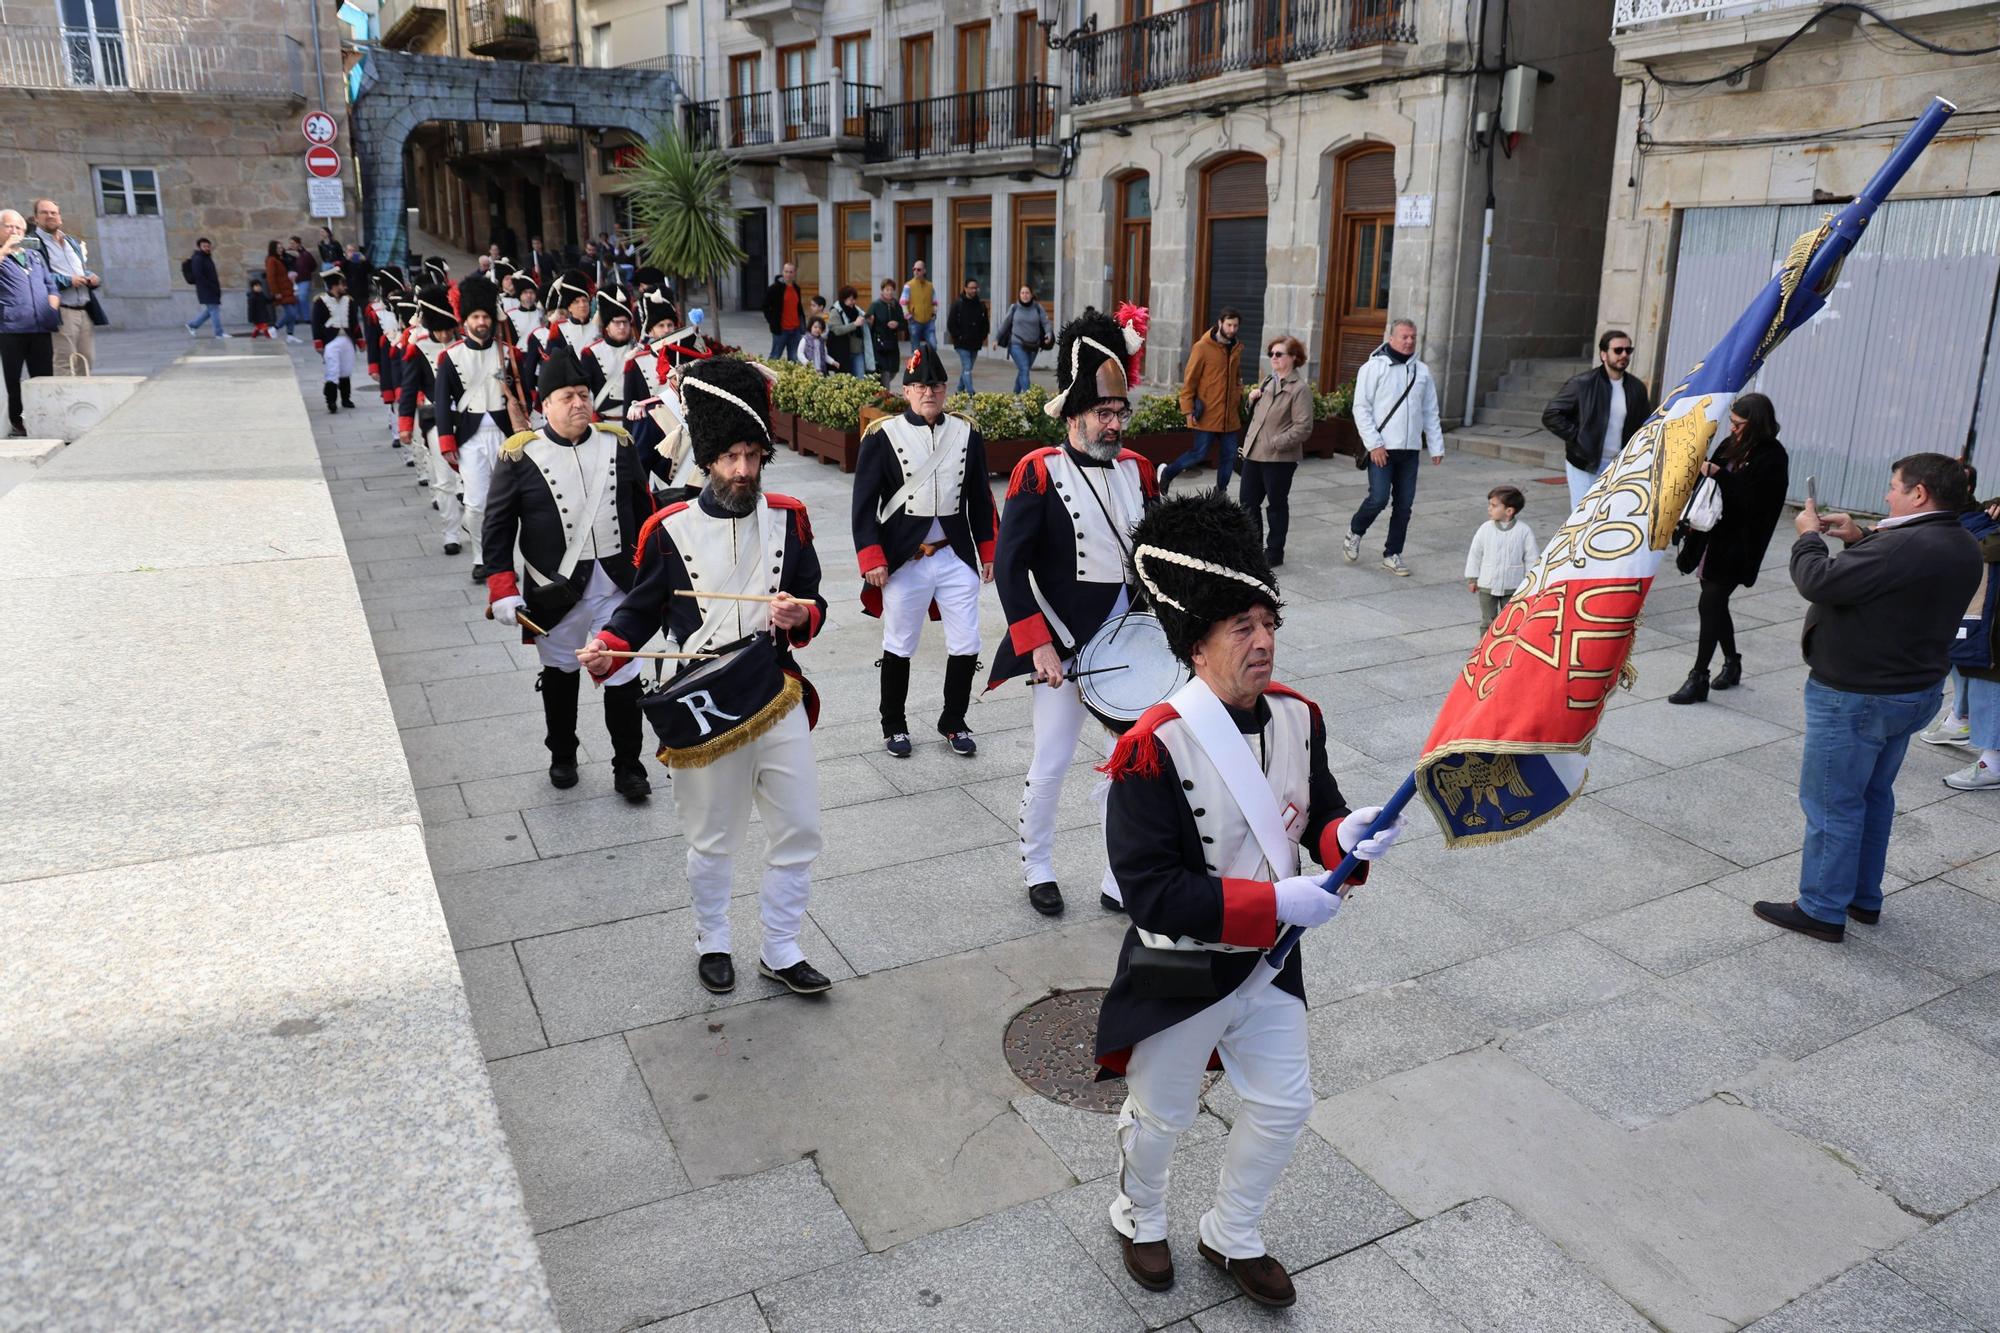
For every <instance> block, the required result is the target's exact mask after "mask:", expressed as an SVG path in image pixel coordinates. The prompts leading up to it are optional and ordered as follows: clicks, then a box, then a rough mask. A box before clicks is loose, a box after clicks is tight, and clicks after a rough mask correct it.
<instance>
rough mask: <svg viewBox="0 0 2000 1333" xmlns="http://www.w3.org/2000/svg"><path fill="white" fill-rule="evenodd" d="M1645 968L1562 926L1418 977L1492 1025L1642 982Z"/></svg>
mask: <svg viewBox="0 0 2000 1333" xmlns="http://www.w3.org/2000/svg"><path fill="white" fill-rule="evenodd" d="M1650 979H1651V977H1650V975H1649V974H1648V973H1647V972H1646V971H1645V969H1643V968H1641V967H1638V966H1636V965H1634V964H1633V963H1630V962H1628V961H1626V960H1625V959H1623V958H1620V957H1619V956H1618V955H1617V954H1615V953H1612V952H1611V951H1610V950H1609V949H1606V948H1604V947H1603V946H1602V945H1599V944H1595V943H1592V942H1591V941H1590V940H1587V939H1585V938H1583V936H1581V935H1577V934H1574V933H1571V932H1568V931H1565V932H1562V933H1560V934H1556V935H1545V936H1543V937H1542V938H1541V939H1538V940H1530V941H1529V942H1528V943H1526V944H1519V945H1516V946H1514V947H1513V948H1511V949H1506V950H1503V951H1501V952H1499V953H1494V954H1488V955H1486V956H1485V957H1483V958H1475V959H1472V960H1471V961H1469V962H1464V963H1459V964H1457V965H1456V966H1454V967H1448V968H1446V969H1445V970H1444V971H1442V972H1439V973H1438V974H1437V975H1435V976H1432V977H1428V978H1426V979H1425V981H1424V986H1425V988H1426V989H1428V990H1430V991H1432V992H1433V993H1434V994H1436V995H1438V996H1439V997H1441V998H1442V999H1444V1000H1445V1001H1447V1002H1449V1003H1450V1004H1452V1005H1453V1006H1455V1007H1456V1008H1458V1009H1460V1010H1462V1011H1464V1012H1465V1013H1467V1014H1470V1015H1472V1016H1473V1017H1475V1018H1478V1019H1482V1020H1484V1021H1485V1022H1486V1023H1488V1024H1490V1025H1491V1026H1492V1027H1494V1028H1495V1029H1508V1028H1513V1029H1521V1028H1531V1027H1534V1026H1535V1025H1536V1024H1538V1023H1546V1022H1547V1021H1548V1020H1550V1019H1551V1018H1555V1017H1557V1016H1558V1015H1561V1014H1565V1013H1568V1012H1569V1011H1570V1010H1572V1009H1577V1008H1581V1007H1583V1006H1586V1005H1595V1004H1601V1003H1603V1002H1604V1001H1605V1000H1608V999H1610V998H1611V997H1612V996H1614V995H1618V994H1621V993H1623V992H1625V991H1629V990H1632V989H1635V988H1636V987H1639V986H1643V985H1645V984H1646V982H1647V981H1649V980H1650Z"/></svg>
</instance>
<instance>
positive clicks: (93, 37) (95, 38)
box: [56, 0, 132, 88]
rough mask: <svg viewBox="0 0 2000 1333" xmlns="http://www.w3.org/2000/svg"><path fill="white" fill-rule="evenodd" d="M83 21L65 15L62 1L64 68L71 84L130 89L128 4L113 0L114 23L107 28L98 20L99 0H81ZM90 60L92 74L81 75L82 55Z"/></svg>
mask: <svg viewBox="0 0 2000 1333" xmlns="http://www.w3.org/2000/svg"><path fill="white" fill-rule="evenodd" d="M81 3H82V5H83V22H82V23H81V24H76V23H71V22H70V21H69V20H68V19H67V18H65V17H64V16H63V6H62V4H61V3H60V0H58V3H57V5H56V21H57V23H59V24H60V25H61V28H62V45H63V67H64V70H65V72H66V73H67V74H68V76H69V82H70V86H72V87H75V88H129V87H131V86H132V71H131V66H130V64H129V63H128V61H127V59H126V51H125V6H124V3H123V0H111V8H112V14H113V18H114V20H115V21H114V23H113V24H112V26H110V27H108V28H107V27H105V26H104V25H103V24H101V23H99V22H98V18H97V0H81ZM79 57H82V58H83V59H85V60H87V61H88V62H89V70H88V77H79V74H80V73H81V71H79V69H78V67H77V61H78V58H79Z"/></svg>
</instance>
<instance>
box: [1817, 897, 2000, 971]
mask: <svg viewBox="0 0 2000 1333" xmlns="http://www.w3.org/2000/svg"><path fill="white" fill-rule="evenodd" d="M1849 939H1850V940H1852V941H1853V942H1854V943H1857V944H1862V945H1866V946H1868V947H1869V948H1875V949H1883V950H1886V951H1888V952H1889V953H1892V954H1894V955H1896V956H1897V957H1898V958H1901V959H1903V960H1904V961H1905V962H1908V963H1912V964H1915V965H1916V966H1918V967H1923V968H1927V969H1929V970H1930V971H1932V972H1935V973H1937V974H1939V975H1940V976H1944V977H1948V978H1950V979H1952V980H1953V981H1961V982H1963V981H1976V980H1978V979H1979V978H1980V977H1984V976H1989V975H1991V974H1992V973H1995V972H2000V903H1996V902H1993V901H1990V900H1989V899H1986V898H1982V897H1980V896H1979V895H1978V894H1976V893H1968V892H1966V891H1965V890H1964V889H1960V888H1957V887H1954V886H1953V885H1950V884H1947V883H1945V882H1944V881H1942V880H1932V881H1931V882H1930V883H1928V884H1917V885H1913V886H1912V887H1910V888H1907V889H1905V890H1903V891H1902V892H1901V893H1899V894H1897V895H1896V896H1895V899H1894V900H1893V902H1888V903H1885V905H1884V910H1883V913H1882V920H1881V921H1880V922H1879V923H1878V924H1876V925H1874V926H1864V925H1859V924H1857V925H1856V926H1855V927H1854V929H1853V930H1852V931H1850V932H1849Z"/></svg>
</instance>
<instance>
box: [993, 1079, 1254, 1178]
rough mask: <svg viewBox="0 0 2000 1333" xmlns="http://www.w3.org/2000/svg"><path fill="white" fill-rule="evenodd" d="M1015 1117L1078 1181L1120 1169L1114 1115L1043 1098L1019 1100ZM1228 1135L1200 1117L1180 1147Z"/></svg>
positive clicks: (1209, 1119) (1212, 1119) (1223, 1127)
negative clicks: (1019, 1119)
mask: <svg viewBox="0 0 2000 1333" xmlns="http://www.w3.org/2000/svg"><path fill="white" fill-rule="evenodd" d="M1014 1113H1015V1114H1016V1115H1018V1116H1020V1117H1021V1119H1023V1120H1025V1121H1027V1122H1028V1127H1029V1128H1030V1129H1032V1130H1034V1131H1035V1133H1036V1134H1037V1135H1038V1136H1039V1137H1040V1138H1041V1140H1042V1142H1043V1143H1046V1144H1047V1145H1048V1146H1049V1151H1050V1152H1053V1153H1054V1154H1055V1155H1056V1156H1057V1157H1058V1158H1060V1159H1061V1160H1062V1164H1063V1165H1064V1166H1066V1167H1068V1168H1069V1173H1070V1174H1071V1175H1073V1176H1075V1177H1076V1178H1077V1180H1079V1181H1085V1180H1096V1179H1098V1178H1100V1177H1102V1176H1108V1175H1110V1174H1111V1173H1112V1172H1113V1171H1116V1170H1117V1169H1118V1117H1117V1115H1116V1114H1115V1113H1110V1112H1104V1111H1086V1110H1084V1109H1082V1108H1081V1107H1077V1106H1064V1105H1061V1104H1060V1103H1057V1102H1052V1101H1050V1100H1049V1099H1048V1098H1046V1097H1043V1096H1040V1095H1034V1096H1028V1097H1016V1098H1015V1099H1014ZM1228 1132H1229V1126H1227V1125H1225V1124H1223V1123H1222V1122H1221V1121H1220V1120H1217V1119H1216V1118H1215V1117H1214V1116H1212V1115H1197V1116H1195V1118H1194V1124H1192V1125H1190V1126H1189V1127H1188V1131H1187V1133H1185V1134H1183V1135H1181V1143H1182V1144H1184V1145H1189V1146H1192V1145H1194V1144H1197V1143H1206V1142H1208V1141H1209V1140H1211V1139H1219V1138H1221V1137H1222V1136H1223V1135H1225V1134H1227V1133H1228Z"/></svg>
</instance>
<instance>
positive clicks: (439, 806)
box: [417, 786, 469, 829]
mask: <svg viewBox="0 0 2000 1333" xmlns="http://www.w3.org/2000/svg"><path fill="white" fill-rule="evenodd" d="M417 813H418V814H419V815H420V816H422V818H423V821H424V827H425V828H427V829H428V828H430V827H432V826H433V825H437V824H449V823H451V822H452V821H453V820H454V819H466V818H469V816H468V814H467V813H466V809H465V794H464V793H463V792H461V791H460V790H459V789H458V788H457V787H455V786H445V787H419V788H417Z"/></svg>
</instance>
